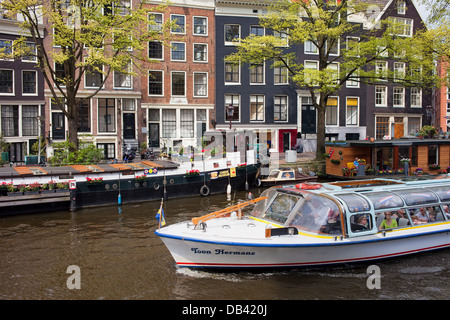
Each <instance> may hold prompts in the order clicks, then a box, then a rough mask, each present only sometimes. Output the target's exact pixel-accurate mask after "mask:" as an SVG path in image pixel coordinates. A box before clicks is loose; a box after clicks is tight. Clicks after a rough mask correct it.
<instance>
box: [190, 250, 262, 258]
mask: <svg viewBox="0 0 450 320" xmlns="http://www.w3.org/2000/svg"><path fill="white" fill-rule="evenodd" d="M191 251H192V252H194V253H195V254H225V255H243V256H244V255H245V256H254V255H255V252H254V251H228V250H224V249H214V251H211V250H200V249H199V248H191Z"/></svg>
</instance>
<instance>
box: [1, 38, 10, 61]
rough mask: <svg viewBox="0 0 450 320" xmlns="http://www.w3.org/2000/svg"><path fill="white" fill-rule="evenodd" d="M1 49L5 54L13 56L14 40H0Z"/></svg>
mask: <svg viewBox="0 0 450 320" xmlns="http://www.w3.org/2000/svg"><path fill="white" fill-rule="evenodd" d="M0 50H1V52H2V54H4V55H10V56H11V57H12V41H11V40H0Z"/></svg>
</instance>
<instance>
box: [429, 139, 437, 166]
mask: <svg viewBox="0 0 450 320" xmlns="http://www.w3.org/2000/svg"><path fill="white" fill-rule="evenodd" d="M438 150H439V148H438V146H437V145H435V144H432V145H429V146H428V165H431V164H439V160H438Z"/></svg>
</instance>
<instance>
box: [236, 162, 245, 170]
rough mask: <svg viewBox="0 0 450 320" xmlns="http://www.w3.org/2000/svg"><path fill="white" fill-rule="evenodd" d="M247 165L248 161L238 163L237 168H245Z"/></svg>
mask: <svg viewBox="0 0 450 320" xmlns="http://www.w3.org/2000/svg"><path fill="white" fill-rule="evenodd" d="M246 166H247V164H246V163H241V164H238V165H237V169H238V170H245V168H246Z"/></svg>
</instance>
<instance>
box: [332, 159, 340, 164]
mask: <svg viewBox="0 0 450 320" xmlns="http://www.w3.org/2000/svg"><path fill="white" fill-rule="evenodd" d="M331 163H333V164H340V163H341V160H337V159H331Z"/></svg>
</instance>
